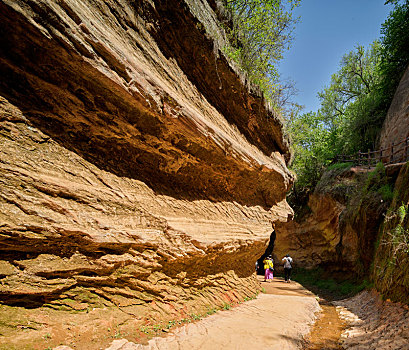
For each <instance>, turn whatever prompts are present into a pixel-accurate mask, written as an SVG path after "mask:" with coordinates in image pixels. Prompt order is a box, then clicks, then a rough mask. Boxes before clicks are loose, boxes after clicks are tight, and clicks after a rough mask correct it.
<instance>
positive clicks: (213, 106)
mask: <svg viewBox="0 0 409 350" xmlns="http://www.w3.org/2000/svg"><path fill="white" fill-rule="evenodd" d="M0 19H1V21H0V23H1V25H0V31H1V32H0V34H1V35H0V74H1V76H2V79H1V81H0V94H1V95H2V97H1V99H0V126H1V129H0V173H1V175H0V182H1V185H0V208H1V210H0V233H1V234H0V251H1V260H0V282H1V284H0V299H1V301H2V303H3V304H4V305H3V306H2V307H1V310H0V315H1V317H2V318H3V319H5V323H3V322H2V323H1V324H2V325H3V324H4V325H5V326H4V327H3V326H1V327H3V328H4V329H2V334H3V337H2V338H1V340H0V341H1V342H2V343H3V344H11V343H15V344H24V343H25V342H30V341H31V342H34V343H35V342H36V341H37V340H38V339H40V340H41V341H43V340H44V337H43V336H42V335H39V334H37V333H35V330H43V329H45V328H47V327H51V325H52V324H54V325H59V326H58V327H60V332H59V333H58V334H60V339H58V337H57V336H54V338H53V337H50V339H52V341H53V342H56V344H57V342H58V341H62V340H63V339H64V335H63V334H65V335H66V336H67V335H68V334H72V333H73V332H72V329H73V327H74V328H75V327H76V326H71V331H70V332H69V331H68V330H67V329H66V328H64V327H65V325H66V323H67V322H66V321H67V319H64V317H68V318H69V317H71V316H67V314H64V312H65V313H67V312H68V313H70V312H71V311H73V310H74V311H76V312H79V313H83V314H81V316H78V317H79V318H81V324H83V325H91V324H93V323H92V322H99V325H101V324H102V323H101V321H100V317H98V316H97V315H98V313H99V312H100V311H99V310H110V311H109V312H108V311H106V312H105V314H106V315H110V316H109V317H108V316H106V317H107V318H112V319H113V320H121V325H125V324H127V325H130V327H131V326H132V327H131V328H132V329H135V328H136V327H139V326H141V325H143V324H151V325H152V323H153V322H154V321H153V320H156V321H157V322H159V321H164V320H168V319H177V318H180V317H186V315H190V314H191V313H199V312H201V313H203V312H205V311H206V310H208V309H213V308H214V307H217V306H219V307H220V306H223V305H224V304H226V303H232V302H235V301H240V300H243V298H246V297H252V296H254V294H255V293H257V291H258V290H259V285H258V283H257V282H256V279H255V278H254V274H253V272H254V265H253V263H254V261H255V260H256V259H257V257H258V256H260V254H262V253H263V251H264V249H265V247H266V244H267V241H268V237H269V234H270V227H271V221H280V220H281V221H286V220H287V217H288V216H289V215H292V210H291V209H290V208H289V206H288V204H287V203H286V201H285V195H286V192H287V190H288V189H289V187H290V186H291V184H292V181H293V177H292V175H291V174H290V173H289V171H288V170H287V168H286V160H287V159H288V158H289V151H288V144H287V142H286V141H285V138H284V137H283V135H282V131H281V122H280V121H279V119H278V118H277V117H276V116H274V114H273V113H272V112H271V111H270V110H269V109H268V107H266V104H265V102H264V100H263V98H262V97H260V95H258V94H256V93H253V92H250V90H249V89H248V88H247V87H246V84H244V83H243V79H242V78H240V77H239V76H238V74H237V73H236V72H235V70H234V69H233V68H232V66H231V65H230V64H229V63H228V60H227V59H226V58H225V57H224V55H223V53H222V52H221V50H220V49H221V45H222V43H223V40H224V36H223V35H224V34H223V33H224V32H223V30H222V28H220V26H219V25H218V22H217V20H216V14H215V13H214V12H213V10H212V9H211V7H210V6H209V5H208V4H207V2H201V1H186V2H180V1H142V2H137V3H135V2H133V1H125V0H122V1H104V2H94V1H82V2H77V1H74V0H72V1H68V0H65V1H64V0H55V1H30V0H25V1H8V0H4V1H2V2H0ZM19 307H20V309H19ZM23 307H24V308H23ZM26 308H34V309H33V310H34V311H35V312H34V311H33V312H32V313H31V312H30V311H29V310H28V309H26ZM16 310H17V311H16ZM18 310H20V311H18ZM115 310H116V311H115ZM48 312H51V313H48ZM8 314H14V315H19V316H15V317H14V319H19V318H18V317H20V316H21V322H20V321H19V324H20V323H21V324H22V327H23V328H18V327H17V328H16V327H11V326H10V325H9V323H8V322H9V321H10V319H9V317H8V316H7V315H8ZM44 314H47V317H45V316H44ZM41 315H42V316H41ZM64 315H65V316H64ZM70 315H71V314H70ZM119 315H120V316H119ZM70 320H71V319H70ZM95 320H99V321H95ZM71 321H73V320H71ZM71 321H70V322H71ZM112 322H113V321H112ZM118 322H119V321H118ZM33 324H34V325H36V326H35V327H32V325H33ZM104 324H105V323H104ZM106 324H107V326H106V327H107V329H110V328H109V327H111V328H112V325H111V326H108V323H106ZM19 327H20V326H19ZM44 327H45V328H44ZM101 327H102V326H101ZM47 329H51V330H50V332H52V328H47ZM90 329H92V331H91V330H90ZM23 330H25V332H23ZM27 330H29V331H27ZM96 330H97V328H95V327H94V328H93V326H89V327H88V328H87V331H86V332H85V331H83V332H82V331H81V330H80V329H79V328H78V329H76V332H74V333H75V334H77V336H76V337H74V338H72V342H71V344H75V343H76V342H80V341H81V337H82V336H83V333H84V334H85V333H87V332H88V333H89V332H90V333H92V334H94V333H93V332H96ZM64 332H65V333H64ZM81 332H82V333H81ZM98 332H99V334H101V332H103V329H98ZM88 333H87V334H88ZM137 336H138V335H137V334H136V335H135V337H137ZM36 337H37V338H36ZM108 340H109V339H108ZM108 340H107V341H108ZM98 341H102V339H100V338H98V339H97V340H96V343H98ZM96 343H95V344H96ZM48 345H53V344H48ZM95 346H97V345H95ZM91 348H92V346H90V347H88V349H91Z"/></svg>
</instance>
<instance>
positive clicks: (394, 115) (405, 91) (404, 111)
mask: <svg viewBox="0 0 409 350" xmlns="http://www.w3.org/2000/svg"><path fill="white" fill-rule="evenodd" d="M408 136H409V67H408V68H407V69H406V72H405V74H404V75H403V77H402V79H401V81H400V83H399V86H398V88H397V89H396V92H395V95H394V97H393V100H392V103H391V105H390V107H389V110H388V113H387V115H386V118H385V122H384V124H383V127H382V132H381V140H380V143H381V144H380V147H381V148H388V147H390V146H391V144H392V143H393V142H394V143H395V144H396V143H398V142H400V141H402V140H404V139H405V138H406V137H408Z"/></svg>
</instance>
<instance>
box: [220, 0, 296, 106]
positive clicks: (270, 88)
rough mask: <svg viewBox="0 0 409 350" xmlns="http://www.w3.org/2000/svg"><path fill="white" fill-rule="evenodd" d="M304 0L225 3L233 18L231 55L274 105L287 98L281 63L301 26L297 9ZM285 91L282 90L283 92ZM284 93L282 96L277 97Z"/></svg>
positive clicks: (247, 0) (227, 49) (234, 0)
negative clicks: (295, 13) (282, 81)
mask: <svg viewBox="0 0 409 350" xmlns="http://www.w3.org/2000/svg"><path fill="white" fill-rule="evenodd" d="M300 1H301V0H287V2H286V3H285V5H284V4H283V1H282V0H224V1H223V3H224V6H225V7H226V9H227V10H228V11H229V13H230V15H231V18H232V25H231V26H230V27H229V28H227V31H228V34H229V38H230V42H231V45H232V47H230V48H226V51H227V53H228V54H229V55H230V57H232V58H233V59H235V60H236V61H237V62H238V63H239V64H240V66H241V67H242V68H243V69H244V71H246V72H247V74H248V77H249V80H250V81H251V82H253V83H255V84H257V85H258V86H259V87H260V88H261V89H262V91H263V92H264V93H265V95H266V97H267V98H269V99H270V100H271V101H272V102H276V104H277V105H278V104H279V103H278V101H277V96H283V93H282V90H283V88H284V89H285V88H286V85H284V84H281V85H280V83H279V73H278V71H277V64H278V62H279V61H280V60H281V59H282V58H283V52H284V51H285V50H286V49H288V48H289V47H290V44H291V42H292V40H293V36H292V33H293V30H294V26H295V24H296V23H297V20H298V19H296V18H294V17H293V10H294V8H295V7H296V6H298V5H299V4H300ZM290 88H291V87H290ZM280 89H281V90H280ZM277 91H280V92H281V94H278V95H277V94H276V93H277Z"/></svg>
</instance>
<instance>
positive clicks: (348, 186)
mask: <svg viewBox="0 0 409 350" xmlns="http://www.w3.org/2000/svg"><path fill="white" fill-rule="evenodd" d="M396 169H398V168H397V167H396V166H392V167H388V168H387V169H385V168H384V167H379V169H378V168H377V169H375V170H372V171H369V170H368V169H365V168H358V167H353V168H351V167H347V168H340V169H336V168H335V169H332V170H328V171H326V172H325V173H324V174H323V176H322V178H321V180H320V182H319V183H318V185H317V186H316V188H315V190H314V192H313V193H312V194H311V195H310V197H309V201H308V211H307V212H306V213H305V214H304V215H303V216H301V217H296V220H295V221H293V222H287V223H278V224H277V225H276V226H277V240H276V255H277V258H279V259H281V258H282V257H283V256H284V254H286V253H290V254H291V256H292V257H293V258H294V260H295V264H296V266H297V267H300V268H307V269H310V268H316V267H322V268H324V269H325V270H326V271H327V272H330V273H331V274H332V276H336V275H337V274H338V273H339V276H340V277H341V278H354V277H357V276H358V277H360V278H362V277H363V276H366V277H369V274H370V270H371V265H372V262H373V259H374V256H375V242H376V240H377V237H378V231H379V228H380V226H381V224H382V222H383V220H384V215H385V213H386V211H387V209H388V206H389V204H390V201H391V198H390V196H391V195H392V192H393V184H394V181H395V180H396ZM294 233H295V234H294Z"/></svg>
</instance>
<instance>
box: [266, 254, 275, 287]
mask: <svg viewBox="0 0 409 350" xmlns="http://www.w3.org/2000/svg"><path fill="white" fill-rule="evenodd" d="M263 264H264V282H267V280H270V279H271V280H272V279H273V277H274V276H273V271H274V264H273V258H272V257H271V255H269V256H268V257H266V258H265V259H264V260H263Z"/></svg>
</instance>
